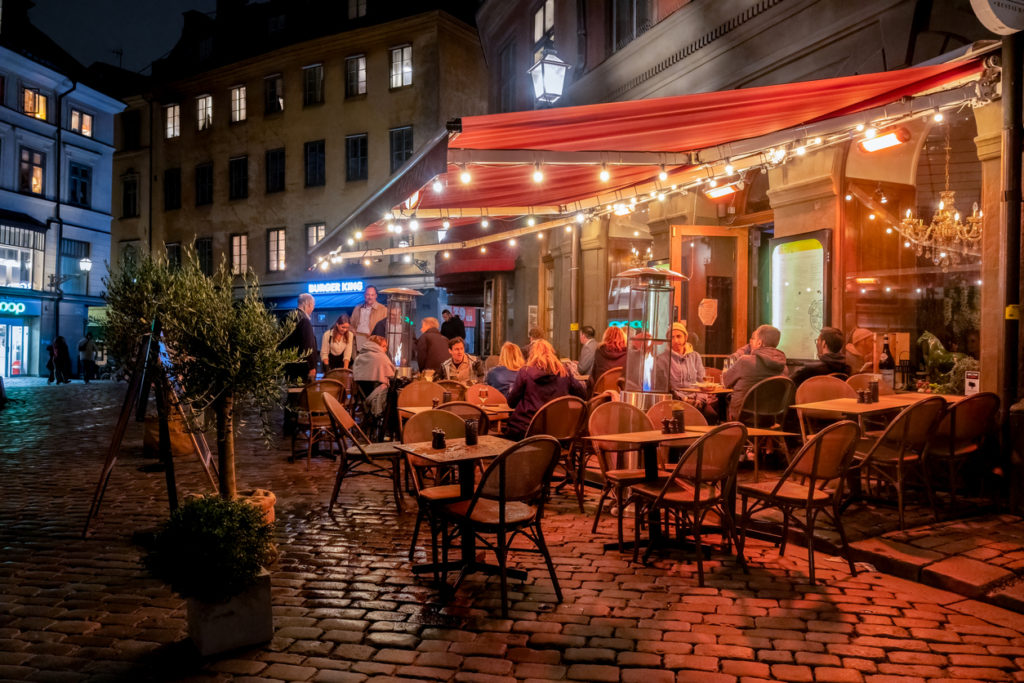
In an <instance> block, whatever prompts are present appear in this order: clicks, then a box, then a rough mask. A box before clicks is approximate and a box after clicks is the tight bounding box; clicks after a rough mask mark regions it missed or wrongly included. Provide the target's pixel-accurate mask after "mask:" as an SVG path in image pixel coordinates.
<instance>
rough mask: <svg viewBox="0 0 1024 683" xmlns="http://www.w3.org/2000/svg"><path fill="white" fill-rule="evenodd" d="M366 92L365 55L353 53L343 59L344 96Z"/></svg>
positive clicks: (353, 95) (355, 95) (354, 95)
mask: <svg viewBox="0 0 1024 683" xmlns="http://www.w3.org/2000/svg"><path fill="white" fill-rule="evenodd" d="M365 94H366V55H355V56H353V57H348V58H347V59H346V60H345V97H358V96H359V95H365Z"/></svg>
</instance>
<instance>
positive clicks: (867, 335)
mask: <svg viewBox="0 0 1024 683" xmlns="http://www.w3.org/2000/svg"><path fill="white" fill-rule="evenodd" d="M843 351H844V353H845V354H846V364H847V365H849V366H850V372H851V373H852V374H854V375H856V374H858V373H861V372H874V362H875V335H874V334H873V333H872V332H871V330H866V329H864V328H863V327H858V328H857V329H855V330H854V331H853V332H852V333H851V334H850V343H849V344H847V345H846V346H845V347H844V349H843Z"/></svg>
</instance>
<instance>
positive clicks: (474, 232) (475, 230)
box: [434, 224, 518, 285]
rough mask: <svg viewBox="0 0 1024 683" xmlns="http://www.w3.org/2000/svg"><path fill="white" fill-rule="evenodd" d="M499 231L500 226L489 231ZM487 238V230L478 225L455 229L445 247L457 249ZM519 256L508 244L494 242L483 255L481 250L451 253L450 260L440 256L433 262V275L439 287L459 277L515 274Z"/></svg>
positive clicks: (449, 233) (449, 234)
mask: <svg viewBox="0 0 1024 683" xmlns="http://www.w3.org/2000/svg"><path fill="white" fill-rule="evenodd" d="M490 229H492V230H495V231H500V230H501V226H500V225H492V227H491V228H490ZM485 234H487V230H485V229H483V228H481V227H480V225H479V224H474V225H462V226H459V227H456V228H452V229H451V230H449V231H448V234H447V235H446V236H445V241H444V242H443V243H442V244H449V243H452V246H453V248H455V249H457V248H458V246H457V243H459V242H463V241H466V240H471V239H474V238H476V237H480V236H482V235H485ZM517 255H518V252H517V250H516V248H515V247H513V246H510V245H509V244H508V243H506V242H495V243H494V244H488V245H487V247H486V251H483V252H481V251H480V248H479V247H477V248H475V249H466V250H460V251H451V252H450V255H449V258H445V257H444V256H443V254H438V256H437V258H436V259H435V261H434V273H435V277H436V280H437V282H438V284H441V285H443V284H444V283H443V280H444V279H445V278H447V277H450V276H452V275H456V274H458V273H487V272H505V271H510V270H515V268H516V256H517Z"/></svg>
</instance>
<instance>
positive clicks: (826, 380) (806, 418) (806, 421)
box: [796, 375, 857, 442]
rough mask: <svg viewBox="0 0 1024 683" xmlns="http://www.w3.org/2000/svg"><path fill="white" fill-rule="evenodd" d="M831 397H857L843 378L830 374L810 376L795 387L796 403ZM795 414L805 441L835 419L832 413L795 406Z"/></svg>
mask: <svg viewBox="0 0 1024 683" xmlns="http://www.w3.org/2000/svg"><path fill="white" fill-rule="evenodd" d="M832 398H857V392H856V391H855V390H854V389H853V387H851V386H850V385H849V384H847V383H846V382H844V381H843V380H841V379H839V378H837V377H832V376H831V375H820V376H818V377H811V378H809V379H807V380H805V381H804V382H803V383H802V384H801V385H800V386H798V387H797V388H796V403H814V402H816V401H827V400H828V399H832ZM796 416H797V420H798V421H799V422H800V434H801V436H803V439H804V441H805V442H806V441H807V439H809V438H810V437H811V435H813V434H814V433H815V432H817V431H818V430H819V429H820V428H821V427H823V426H825V425H826V424H829V423H831V422H835V419H836V418H835V415H834V414H833V413H829V412H823V411H820V410H805V409H803V408H797V410H796ZM822 423H824V424H822Z"/></svg>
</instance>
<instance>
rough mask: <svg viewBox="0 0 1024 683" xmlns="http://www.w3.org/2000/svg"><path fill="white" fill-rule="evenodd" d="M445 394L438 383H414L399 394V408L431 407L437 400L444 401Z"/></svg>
mask: <svg viewBox="0 0 1024 683" xmlns="http://www.w3.org/2000/svg"><path fill="white" fill-rule="evenodd" d="M444 392H445V390H444V389H443V388H441V387H440V386H439V384H438V383H437V382H412V383H411V384H408V385H407V386H405V387H403V388H402V389H401V390H400V391H399V392H398V407H399V408H413V407H415V406H429V405H431V404H432V403H433V402H434V399H435V398H436V399H437V400H438V401H443V400H444Z"/></svg>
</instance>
